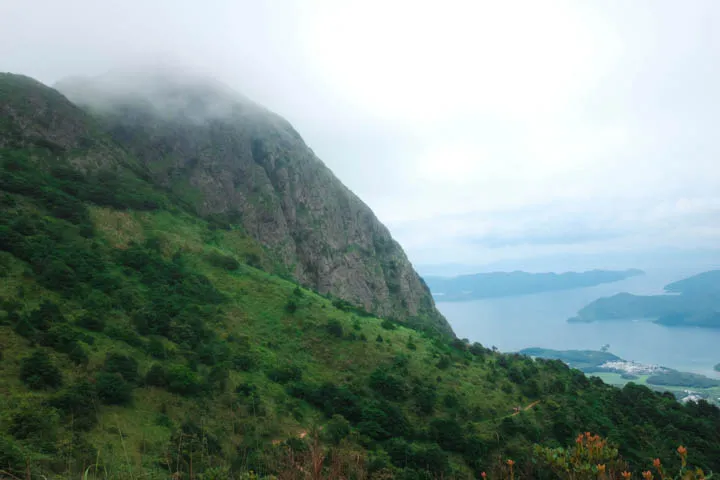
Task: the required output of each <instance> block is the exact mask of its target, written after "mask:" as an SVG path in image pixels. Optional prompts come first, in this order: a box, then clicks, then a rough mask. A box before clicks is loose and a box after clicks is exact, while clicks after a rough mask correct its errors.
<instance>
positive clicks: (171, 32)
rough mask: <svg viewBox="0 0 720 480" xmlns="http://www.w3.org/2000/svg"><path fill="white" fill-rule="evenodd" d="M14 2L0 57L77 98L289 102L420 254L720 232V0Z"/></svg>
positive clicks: (522, 257) (523, 261) (449, 258)
mask: <svg viewBox="0 0 720 480" xmlns="http://www.w3.org/2000/svg"><path fill="white" fill-rule="evenodd" d="M0 18H2V19H3V28H2V29H0V70H2V71H11V72H16V73H23V74H26V75H29V76H32V77H34V78H37V79H38V80H40V81H42V82H44V83H46V84H49V85H57V86H58V87H60V89H61V90H62V91H63V92H64V93H65V94H66V95H68V96H69V97H70V98H71V99H73V100H74V101H76V102H84V103H89V104H92V105H93V107H94V108H103V107H105V108H110V107H111V106H112V105H116V104H117V103H118V102H120V103H121V102H124V101H128V99H129V97H130V96H131V95H130V94H132V98H133V101H143V102H146V103H147V104H148V106H149V107H151V108H154V109H156V110H157V111H161V112H163V113H164V114H165V115H168V116H182V117H184V118H187V119H191V120H192V121H196V122H203V121H208V120H209V119H212V118H216V117H227V116H229V115H242V111H243V108H248V109H250V108H267V109H268V110H269V111H272V112H276V113H277V114H279V115H281V116H282V117H284V118H286V119H287V120H288V121H289V122H290V123H291V124H292V125H293V127H294V128H295V129H296V130H297V131H298V132H299V133H300V134H301V135H302V136H303V138H304V139H305V141H306V143H307V144H308V145H309V146H310V147H311V148H312V149H313V151H314V152H315V153H316V154H317V155H318V156H319V157H320V158H321V159H322V160H323V161H324V162H325V163H326V164H327V165H328V166H329V167H330V168H331V169H332V170H333V171H334V172H335V173H336V175H337V176H338V177H339V178H340V179H341V180H342V181H343V182H344V183H345V184H346V185H347V186H348V187H349V188H350V189H352V190H353V191H354V192H355V193H357V194H358V195H359V196H360V197H361V198H362V199H363V200H364V201H365V202H366V203H368V204H369V205H370V207H371V208H373V210H374V211H375V212H376V214H377V215H378V217H379V218H380V219H381V220H382V221H383V222H385V223H386V224H387V225H388V226H389V227H390V229H391V231H392V232H393V234H394V236H395V237H396V238H397V239H398V241H399V242H400V243H401V244H402V245H403V247H404V248H405V249H406V251H407V252H408V254H409V256H410V258H411V260H412V261H413V262H414V263H416V264H421V265H431V264H452V263H455V264H462V265H519V266H522V265H527V266H528V268H531V265H533V264H539V263H538V262H540V264H543V265H547V266H548V268H549V269H551V270H562V269H563V268H564V267H562V266H560V264H561V262H560V260H557V262H556V263H555V265H556V267H555V268H551V267H552V266H553V264H552V262H545V260H542V261H541V260H538V259H546V260H547V259H551V258H557V259H559V258H562V257H563V256H567V255H569V256H571V257H573V258H576V259H578V260H577V262H574V267H577V268H594V267H604V266H610V265H611V264H615V263H617V262H616V261H615V260H613V259H617V258H620V257H622V258H627V259H628V262H630V261H632V259H633V258H634V257H635V258H636V257H637V256H638V255H640V254H643V255H647V256H650V257H653V255H654V252H655V253H657V255H655V256H654V257H653V258H657V259H662V258H663V257H662V252H664V251H669V250H671V251H673V252H679V253H678V255H680V257H682V255H684V253H683V252H685V253H687V255H689V256H688V258H690V257H691V256H692V254H693V253H692V252H694V251H698V250H702V251H713V250H714V249H715V246H716V245H718V241H719V240H720V222H719V220H720V196H718V193H717V192H719V191H720V171H719V167H718V166H717V160H716V159H717V157H718V155H719V154H720V145H719V144H718V140H717V136H716V133H715V125H717V123H718V120H720V118H718V116H719V115H720V108H718V107H720V105H719V103H720V92H719V91H718V85H720V67H719V66H718V65H717V62H716V61H715V59H716V58H717V57H718V53H720V51H719V50H720V39H719V37H718V34H717V32H716V29H715V28H713V27H714V26H715V25H717V22H718V20H720V5H719V4H717V3H716V2H713V1H712V0H704V1H697V2H692V3H691V4H679V3H677V2H671V1H650V0H646V1H638V2H632V3H631V4H628V3H627V2H623V1H609V2H602V3H597V4H579V3H577V2H571V1H549V2H542V3H538V2H531V1H514V2H497V3H491V2H470V1H459V0H458V1H451V2H446V3H443V4H440V3H436V4H432V3H424V4H421V5H419V4H417V2H406V1H398V2H392V4H390V5H388V4H387V3H381V2H379V1H369V2H363V3H362V4H355V3H350V2H331V1H324V0H323V1H321V0H314V1H299V0H288V1H283V2H272V3H270V2H261V3H258V2H251V1H225V0H219V1H216V2H212V3H211V4H208V5H200V4H198V3H197V2H189V1H177V2H171V1H169V0H162V1H154V2H139V1H135V0H129V1H124V2H114V1H112V2H94V1H90V0H73V1H69V2H62V3H60V2H52V1H49V0H35V1H33V2H3V3H1V4H0ZM151 71H155V72H161V73H162V75H161V76H162V77H163V84H166V83H167V79H168V78H171V79H172V81H173V82H179V83H180V84H182V85H183V86H184V87H187V86H188V84H190V85H195V86H196V87H197V88H198V94H199V96H202V97H203V99H204V100H203V101H202V102H200V103H197V104H193V105H189V104H188V103H187V102H186V100H182V101H179V100H178V99H177V98H173V97H172V95H168V94H167V92H166V91H163V92H160V91H158V88H157V85H153V83H152V82H150V83H148V82H147V79H148V78H153V77H152V75H151V76H148V75H147V73H148V72H151ZM108 72H110V73H109V74H108ZM88 78H90V79H93V81H92V82H89V81H88V80H87V79H88ZM80 79H84V80H80ZM139 79H142V81H141V80H139ZM93 82H94V83H93ZM208 82H210V83H209V84H210V85H212V89H210V91H212V92H214V93H213V94H212V95H211V96H210V97H208V91H206V90H204V88H205V87H204V86H207V85H208ZM93 85H94V86H93ZM218 92H222V94H218ZM260 105H262V106H263V107H260ZM580 259H583V260H580ZM657 261H658V262H661V261H662V260H657ZM565 263H566V264H567V263H568V262H565ZM623 266H624V267H641V268H642V265H635V264H628V265H623Z"/></svg>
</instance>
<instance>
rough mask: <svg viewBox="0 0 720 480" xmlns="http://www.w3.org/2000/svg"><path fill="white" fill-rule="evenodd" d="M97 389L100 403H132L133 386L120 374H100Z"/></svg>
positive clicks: (96, 384)
mask: <svg viewBox="0 0 720 480" xmlns="http://www.w3.org/2000/svg"><path fill="white" fill-rule="evenodd" d="M95 388H96V389H97V394H98V398H100V401H102V402H103V403H105V404H107V405H127V404H129V403H130V402H131V401H132V386H131V385H130V384H129V383H128V382H126V381H125V379H124V378H123V376H122V375H121V374H119V373H108V372H100V373H98V375H97V376H96V377H95Z"/></svg>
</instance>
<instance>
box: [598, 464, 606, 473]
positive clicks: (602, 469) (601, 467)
mask: <svg viewBox="0 0 720 480" xmlns="http://www.w3.org/2000/svg"><path fill="white" fill-rule="evenodd" d="M597 469H598V473H605V465H604V464H602V463H600V464H598V466H597Z"/></svg>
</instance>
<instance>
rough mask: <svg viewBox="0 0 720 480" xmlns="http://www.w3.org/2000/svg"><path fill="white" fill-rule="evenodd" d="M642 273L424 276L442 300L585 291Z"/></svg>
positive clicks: (600, 271) (637, 271) (503, 273)
mask: <svg viewBox="0 0 720 480" xmlns="http://www.w3.org/2000/svg"><path fill="white" fill-rule="evenodd" d="M642 274H643V272H642V271H641V270H635V269H631V270H623V271H608V270H590V271H587V272H566V273H560V274H558V273H528V272H520V271H516V272H493V273H476V274H474V275H461V276H458V277H450V278H446V277H425V282H427V284H428V286H429V287H430V291H431V292H433V295H434V296H435V297H436V298H439V299H441V300H442V301H463V300H473V299H479V298H495V297H509V296H514V295H528V294H532V293H542V292H551V291H555V290H569V289H573V288H584V287H592V286H595V285H600V284H602V283H611V282H617V281H620V280H624V279H626V278H629V277H633V276H636V275H642Z"/></svg>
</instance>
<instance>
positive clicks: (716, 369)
mask: <svg viewBox="0 0 720 480" xmlns="http://www.w3.org/2000/svg"><path fill="white" fill-rule="evenodd" d="M715 371H716V372H720V363H718V364H717V365H715Z"/></svg>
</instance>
